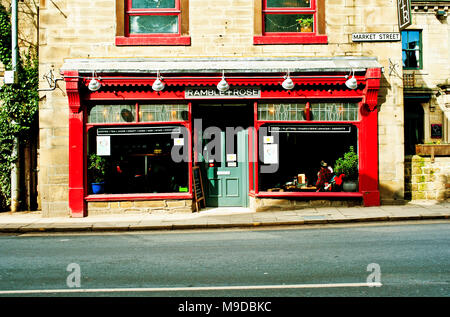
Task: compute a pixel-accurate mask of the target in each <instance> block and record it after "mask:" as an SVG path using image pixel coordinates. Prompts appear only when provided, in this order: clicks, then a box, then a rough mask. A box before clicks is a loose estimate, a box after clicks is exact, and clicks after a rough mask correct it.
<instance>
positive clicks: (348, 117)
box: [311, 103, 358, 121]
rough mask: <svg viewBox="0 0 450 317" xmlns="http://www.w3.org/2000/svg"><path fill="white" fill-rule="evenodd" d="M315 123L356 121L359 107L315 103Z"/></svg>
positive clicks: (312, 109)
mask: <svg viewBox="0 0 450 317" xmlns="http://www.w3.org/2000/svg"><path fill="white" fill-rule="evenodd" d="M311 112H312V116H311V120H313V121H356V120H358V105H357V104H356V103H313V104H311Z"/></svg>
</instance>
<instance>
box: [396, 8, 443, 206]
mask: <svg viewBox="0 0 450 317" xmlns="http://www.w3.org/2000/svg"><path fill="white" fill-rule="evenodd" d="M449 5H450V1H419V0H412V7H411V10H412V24H411V25H410V26H409V27H408V28H407V29H405V32H409V33H415V34H417V35H419V37H417V40H418V43H417V48H418V49H419V51H418V53H420V55H419V54H418V56H420V62H419V63H418V64H417V65H416V66H415V67H405V65H404V69H403V76H404V104H405V154H406V156H405V198H406V199H412V200H433V201H443V200H446V199H448V198H450V172H449V169H450V150H449V148H450V145H449V143H450V128H449V125H450V86H449V80H450V66H449V65H450V51H449V43H450V27H449V23H448V13H449V11H448V10H449ZM404 58H405V56H404ZM411 133H412V134H413V135H412V134H411ZM416 144H425V145H426V146H425V147H422V148H428V149H429V150H428V151H425V152H424V151H420V150H419V151H416V149H415V146H416ZM433 147H435V149H433V153H436V157H434V156H433V155H431V149H432V148H433Z"/></svg>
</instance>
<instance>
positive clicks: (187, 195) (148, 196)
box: [83, 99, 193, 202]
mask: <svg viewBox="0 0 450 317" xmlns="http://www.w3.org/2000/svg"><path fill="white" fill-rule="evenodd" d="M127 101H129V102H130V104H131V103H134V107H135V109H136V114H137V115H136V118H135V120H134V121H133V122H109V123H88V122H87V117H88V111H87V110H88V108H89V106H91V105H92V104H86V105H85V107H86V115H85V118H84V135H83V138H84V144H85V146H84V153H87V144H88V142H87V137H88V132H89V130H90V129H91V128H96V127H114V126H152V125H153V126H154V125H177V126H183V127H185V128H186V129H187V131H188V140H187V146H188V157H191V156H192V141H191V140H192V124H191V118H192V115H191V113H192V110H191V109H192V103H191V102H187V105H188V119H187V120H184V121H145V122H141V121H139V106H140V104H141V103H142V102H143V101H142V100H124V102H125V103H126V102H127ZM152 101H156V102H157V101H158V100H157V99H152ZM83 160H84V162H83V166H84V168H83V171H84V172H83V182H84V188H85V192H84V199H85V200H86V202H95V201H126V200H155V199H192V197H193V191H192V164H191V162H190V161H189V162H187V164H188V192H180V193H132V194H97V195H96V194H89V193H88V192H87V188H88V173H87V156H86V155H84V157H83Z"/></svg>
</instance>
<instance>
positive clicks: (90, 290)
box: [0, 283, 382, 295]
mask: <svg viewBox="0 0 450 317" xmlns="http://www.w3.org/2000/svg"><path fill="white" fill-rule="evenodd" d="M374 286H375V287H380V286H382V284H381V283H336V284H293V285H242V286H203V287H151V288H145V287H144V288H74V289H43V290H39V289H31V290H9V291H0V295H12V294H51V293H119V292H184V291H223V290H260V289H295V288H335V287H374Z"/></svg>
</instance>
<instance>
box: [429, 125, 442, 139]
mask: <svg viewBox="0 0 450 317" xmlns="http://www.w3.org/2000/svg"><path fill="white" fill-rule="evenodd" d="M431 137H432V138H433V139H440V138H442V124H432V125H431Z"/></svg>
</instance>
